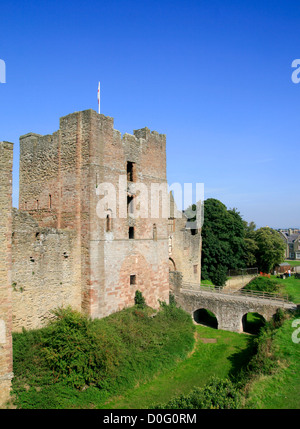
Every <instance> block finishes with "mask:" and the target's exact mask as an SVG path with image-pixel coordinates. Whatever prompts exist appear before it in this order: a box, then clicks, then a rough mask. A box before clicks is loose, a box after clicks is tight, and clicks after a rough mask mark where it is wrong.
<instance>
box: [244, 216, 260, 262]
mask: <svg viewBox="0 0 300 429" xmlns="http://www.w3.org/2000/svg"><path fill="white" fill-rule="evenodd" d="M244 229H245V254H244V258H245V263H246V266H247V267H257V261H256V253H257V251H258V246H257V244H256V241H255V230H256V225H255V223H254V222H250V223H248V222H246V221H244Z"/></svg>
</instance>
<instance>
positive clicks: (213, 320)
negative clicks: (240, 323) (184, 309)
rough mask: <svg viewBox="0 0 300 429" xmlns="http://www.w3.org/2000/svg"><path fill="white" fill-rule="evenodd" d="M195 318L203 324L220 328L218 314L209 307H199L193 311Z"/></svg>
mask: <svg viewBox="0 0 300 429" xmlns="http://www.w3.org/2000/svg"><path fill="white" fill-rule="evenodd" d="M193 320H194V321H195V322H196V323H199V324H201V325H205V326H209V327H210V328H215V329H218V325H219V322H218V318H217V315H216V314H215V313H214V312H213V311H211V310H208V309H207V308H198V309H197V310H195V311H194V312H193Z"/></svg>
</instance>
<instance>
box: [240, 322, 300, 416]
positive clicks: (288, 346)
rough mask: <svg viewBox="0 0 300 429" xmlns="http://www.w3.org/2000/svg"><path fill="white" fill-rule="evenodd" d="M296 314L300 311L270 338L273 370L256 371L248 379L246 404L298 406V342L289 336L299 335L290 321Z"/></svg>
mask: <svg viewBox="0 0 300 429" xmlns="http://www.w3.org/2000/svg"><path fill="white" fill-rule="evenodd" d="M299 317H300V314H298V315H296V316H294V317H292V318H290V319H288V320H286V321H285V322H284V324H283V326H282V327H280V328H279V329H278V330H277V331H276V333H275V335H274V338H273V356H274V360H275V361H276V363H277V367H276V370H275V371H273V373H271V374H263V373H261V374H257V375H256V377H255V378H254V379H253V380H252V381H251V383H250V384H249V386H248V388H247V394H246V400H245V405H244V407H245V408H255V409H300V342H298V343H297V342H294V341H293V338H292V335H293V333H294V337H300V336H299V335H297V332H295V331H296V328H295V327H293V321H294V320H300V319H299ZM294 323H295V322H294ZM298 326H299V325H298ZM295 334H296V335H295ZM294 339H295V338H294ZM296 339H297V338H296Z"/></svg>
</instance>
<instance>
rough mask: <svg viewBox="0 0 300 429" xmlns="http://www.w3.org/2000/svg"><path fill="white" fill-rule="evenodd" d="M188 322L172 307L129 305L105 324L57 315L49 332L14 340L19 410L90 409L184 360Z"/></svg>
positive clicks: (190, 337)
mask: <svg viewBox="0 0 300 429" xmlns="http://www.w3.org/2000/svg"><path fill="white" fill-rule="evenodd" d="M194 330H195V327H194V325H193V322H192V319H191V317H190V316H189V315H188V314H187V313H186V312H184V311H183V310H180V309H178V308H175V307H174V306H166V305H165V304H164V305H162V307H161V309H160V311H159V312H155V311H154V310H153V309H151V308H145V309H140V308H137V307H132V308H130V309H126V310H123V311H120V312H119V313H115V314H113V315H111V316H109V317H107V318H104V319H101V320H99V319H95V320H90V319H88V318H86V317H85V316H83V315H81V314H79V313H77V312H72V311H71V310H70V309H69V310H67V311H60V312H59V313H58V317H57V320H55V321H54V322H52V323H51V324H50V326H48V327H45V328H43V329H39V330H34V331H28V332H27V331H24V332H23V333H18V334H13V353H14V357H13V362H14V375H15V376H14V379H13V394H14V397H15V399H14V403H15V405H16V406H17V408H39V409H45V408H46V409H49V408H95V407H98V406H100V405H101V404H102V403H103V400H104V399H105V398H107V397H108V396H111V395H113V394H116V393H117V392H118V394H119V393H122V392H124V391H126V390H128V389H130V388H133V387H134V386H136V385H137V384H142V383H145V382H147V381H148V380H151V379H153V377H154V376H155V375H156V374H158V373H160V372H162V371H165V370H169V369H170V368H172V367H174V366H175V365H176V364H177V362H179V361H180V360H182V359H184V358H185V357H186V356H187V354H188V353H189V352H190V351H191V350H192V348H193V345H194V342H195V340H194Z"/></svg>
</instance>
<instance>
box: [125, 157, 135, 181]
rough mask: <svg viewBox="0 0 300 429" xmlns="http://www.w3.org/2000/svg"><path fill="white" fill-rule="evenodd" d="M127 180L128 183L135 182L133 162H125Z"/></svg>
mask: <svg viewBox="0 0 300 429" xmlns="http://www.w3.org/2000/svg"><path fill="white" fill-rule="evenodd" d="M127 180H128V182H135V180H136V177H135V162H131V161H127Z"/></svg>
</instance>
